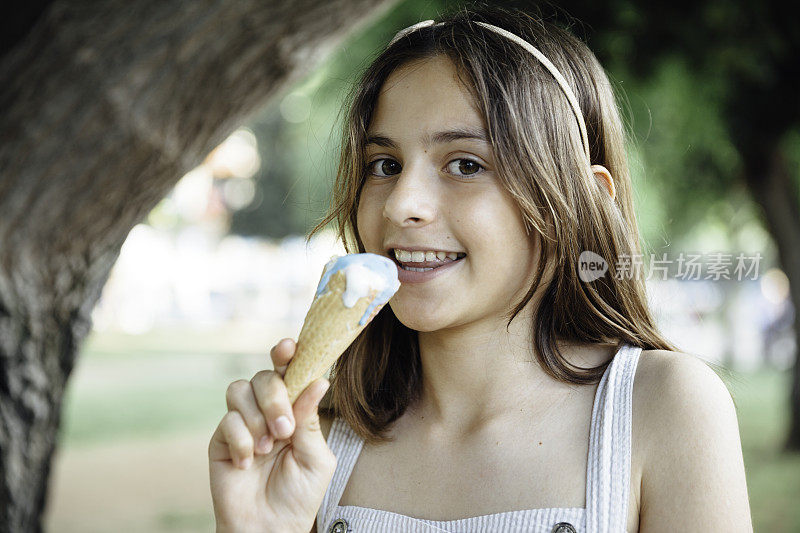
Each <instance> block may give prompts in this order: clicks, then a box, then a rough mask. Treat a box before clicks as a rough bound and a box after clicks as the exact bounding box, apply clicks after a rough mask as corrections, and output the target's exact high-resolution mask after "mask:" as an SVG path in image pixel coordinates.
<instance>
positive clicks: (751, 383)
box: [60, 330, 800, 533]
mask: <svg viewBox="0 0 800 533" xmlns="http://www.w3.org/2000/svg"><path fill="white" fill-rule="evenodd" d="M283 333H284V334H285V332H283ZM279 338H280V336H279V335H276V334H273V333H271V332H265V331H262V330H253V331H239V330H236V331H224V332H219V331H216V332H203V331H184V332H177V333H176V332H156V333H154V334H152V335H148V336H144V337H135V336H125V335H118V334H117V335H110V334H103V335H93V336H92V338H90V340H89V342H88V343H87V345H86V347H85V348H84V350H83V353H82V354H81V357H80V359H79V362H78V368H77V369H76V371H75V373H74V374H73V377H72V379H71V381H70V386H69V389H68V391H67V395H66V398H65V403H64V414H63V422H62V428H61V440H60V444H61V446H62V448H63V449H81V448H85V447H89V448H91V447H97V446H101V447H102V446H103V445H106V444H107V445H109V446H111V445H114V444H116V443H120V442H124V441H134V442H135V441H140V440H142V439H144V440H148V439H155V438H165V437H169V436H170V435H174V436H175V437H176V438H180V436H181V435H184V434H187V433H190V432H195V433H197V432H198V431H200V432H206V433H207V434H208V437H209V438H210V436H211V433H213V430H214V428H215V427H216V425H217V423H218V422H219V420H220V419H221V418H222V416H223V415H224V413H225V410H226V407H225V389H226V388H227V385H228V384H229V383H230V382H231V381H234V380H235V379H239V378H244V379H250V377H252V375H253V374H254V373H255V372H257V371H258V370H260V369H264V368H270V363H269V356H268V353H267V352H268V350H269V347H270V346H271V345H272V344H274V343H275V342H276V341H277V340H279ZM729 385H730V387H731V389H732V391H733V393H734V397H735V399H736V404H737V409H738V414H739V424H740V429H741V436H742V447H743V451H744V459H745V467H746V469H747V482H748V489H749V494H750V503H751V510H752V514H753V522H754V526H755V531H757V532H760V531H769V532H775V533H777V532H793V531H800V505H797V502H798V501H800V454H785V453H783V452H782V451H781V445H782V443H783V439H784V435H785V427H786V420H787V413H788V411H787V403H786V399H787V395H788V387H789V375H788V374H787V373H779V372H775V371H762V372H758V373H754V374H734V375H733V378H732V379H730V380H729ZM203 490H206V489H205V488H203ZM182 522H184V520H183V518H181V516H179V515H175V516H169V517H166V518H165V521H164V523H163V524H162V525H163V526H164V529H162V530H163V531H176V530H179V529H182V528H185V527H186V524H185V523H182ZM170 524H173V525H174V526H175V527H174V528H173V527H172V526H170Z"/></svg>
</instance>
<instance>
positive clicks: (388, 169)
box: [367, 157, 400, 178]
mask: <svg viewBox="0 0 800 533" xmlns="http://www.w3.org/2000/svg"><path fill="white" fill-rule="evenodd" d="M375 163H379V164H378V165H376V164H375ZM375 168H377V169H378V171H380V172H382V173H383V174H376V173H374V172H373V170H374V169H375ZM367 173H368V174H370V175H371V176H375V177H378V178H388V177H389V176H394V175H395V174H399V173H400V163H398V162H397V161H395V160H394V159H389V158H388V157H383V158H381V159H376V160H375V161H372V162H371V163H368V164H367Z"/></svg>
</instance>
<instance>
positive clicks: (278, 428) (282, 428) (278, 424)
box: [274, 415, 292, 439]
mask: <svg viewBox="0 0 800 533" xmlns="http://www.w3.org/2000/svg"><path fill="white" fill-rule="evenodd" d="M274 426H275V434H276V435H277V436H278V437H280V438H282V439H285V438H287V437H288V436H289V435H291V434H292V423H291V422H289V419H288V418H287V417H286V416H285V415H281V416H279V417H278V418H277V419H276V420H275V422H274Z"/></svg>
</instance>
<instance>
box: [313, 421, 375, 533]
mask: <svg viewBox="0 0 800 533" xmlns="http://www.w3.org/2000/svg"><path fill="white" fill-rule="evenodd" d="M327 442H328V447H329V448H330V449H331V451H332V452H333V454H334V455H335V456H336V471H335V472H334V473H333V478H331V482H330V483H329V484H328V489H327V490H326V491H325V496H324V497H323V499H322V505H321V506H320V508H319V512H318V513H317V531H319V532H323V531H324V525H325V524H327V523H328V522H330V520H331V519H332V518H333V514H334V513H335V512H336V506H337V505H339V500H340V499H341V498H342V494H344V489H345V487H346V486H347V480H348V479H350V474H351V472H352V471H353V467H354V466H355V464H356V461H357V460H358V455H359V454H360V453H361V448H362V447H363V445H364V441H363V440H362V439H361V438H359V436H358V435H356V433H355V432H354V431H353V430H352V429H350V426H348V425H347V423H346V422H345V421H344V420H342V419H340V418H339V417H336V418H334V419H333V424H332V425H331V430H330V433H329V434H328V441H327Z"/></svg>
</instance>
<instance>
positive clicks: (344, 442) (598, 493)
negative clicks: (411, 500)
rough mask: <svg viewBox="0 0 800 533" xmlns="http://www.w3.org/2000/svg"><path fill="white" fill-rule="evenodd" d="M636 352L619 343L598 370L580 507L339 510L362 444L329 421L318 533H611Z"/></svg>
mask: <svg viewBox="0 0 800 533" xmlns="http://www.w3.org/2000/svg"><path fill="white" fill-rule="evenodd" d="M641 352H642V349H641V348H637V347H635V346H632V345H630V344H623V345H622V347H621V348H620V349H619V351H618V352H617V353H616V355H615V356H614V360H613V361H612V362H611V364H610V365H609V366H608V368H607V369H606V371H605V373H604V374H603V377H602V379H601V381H600V384H599V385H598V387H597V392H596V393H595V397H594V405H593V407H592V420H591V429H590V432H589V457H588V462H587V467H586V507H585V508H584V507H554V508H547V509H527V510H524V511H507V512H502V513H494V514H489V515H483V516H475V517H471V518H463V519H460V520H425V519H422V518H414V517H411V516H406V515H402V514H398V513H392V512H389V511H382V510H380V509H368V508H366V507H358V506H354V505H344V506H342V505H339V500H340V499H341V497H342V494H343V493H344V489H345V487H346V486H347V480H348V478H349V477H350V473H351V472H352V471H353V467H354V466H355V464H356V460H357V459H358V455H359V453H360V452H361V448H362V447H363V445H364V441H363V440H362V439H361V438H360V437H359V436H358V435H356V434H355V433H354V432H353V431H352V429H350V427H349V426H348V425H347V424H346V423H345V422H343V421H342V420H341V419H339V418H336V419H334V422H333V425H332V426H331V430H330V433H329V434H328V446H329V447H330V449H331V451H333V453H334V454H335V455H336V458H337V460H338V463H337V466H336V471H335V472H334V474H333V478H332V479H331V482H330V485H328V490H327V491H326V492H325V497H324V499H323V500H322V505H321V506H320V509H319V512H318V513H317V531H318V532H319V533H348V532H350V533H398V532H403V533H405V532H408V533H433V532H437V533H440V532H464V533H466V532H470V533H473V532H474V533H477V532H481V533H483V532H486V533H488V532H515V533H516V532H518V533H522V532H525V533H583V532H586V533H612V532H613V533H618V532H624V531H625V527H626V523H627V518H628V493H629V489H630V486H629V484H630V470H631V411H632V409H631V408H632V394H633V378H634V375H635V373H636V364H637V362H638V361H639V355H640V354H641Z"/></svg>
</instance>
